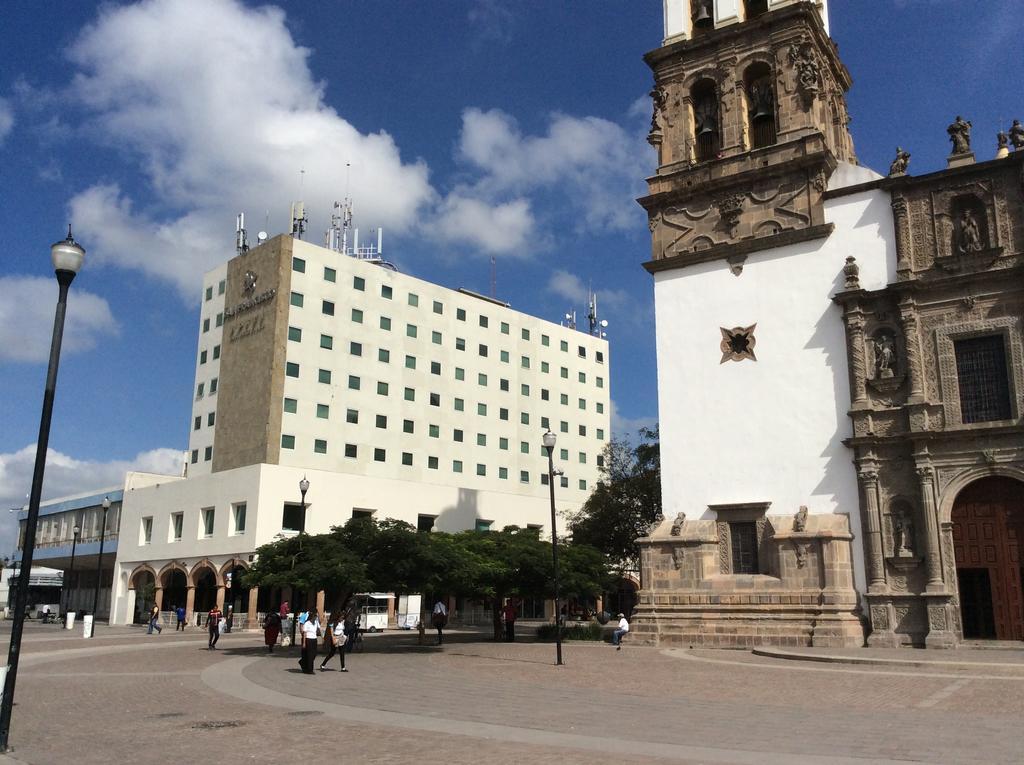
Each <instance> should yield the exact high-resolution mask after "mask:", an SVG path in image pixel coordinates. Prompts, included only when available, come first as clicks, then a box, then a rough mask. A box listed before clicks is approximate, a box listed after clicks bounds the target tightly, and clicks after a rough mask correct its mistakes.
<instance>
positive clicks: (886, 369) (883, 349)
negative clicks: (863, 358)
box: [872, 332, 896, 379]
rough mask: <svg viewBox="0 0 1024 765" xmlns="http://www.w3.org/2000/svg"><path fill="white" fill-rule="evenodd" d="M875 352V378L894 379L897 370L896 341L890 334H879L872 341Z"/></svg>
mask: <svg viewBox="0 0 1024 765" xmlns="http://www.w3.org/2000/svg"><path fill="white" fill-rule="evenodd" d="M872 343H873V344H874V350H875V377H876V378H880V379H881V378H886V377H892V376H893V375H894V374H895V370H896V340H895V338H894V337H893V336H892V335H891V334H890V333H888V332H879V333H878V334H877V335H875V336H874V338H873V339H872Z"/></svg>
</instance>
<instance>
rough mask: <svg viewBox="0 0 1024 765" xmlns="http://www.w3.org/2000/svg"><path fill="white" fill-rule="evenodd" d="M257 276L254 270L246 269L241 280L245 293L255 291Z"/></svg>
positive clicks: (250, 293) (248, 293) (249, 293)
mask: <svg viewBox="0 0 1024 765" xmlns="http://www.w3.org/2000/svg"><path fill="white" fill-rule="evenodd" d="M258 279H259V276H258V275H257V274H256V272H255V271H246V272H245V279H244V281H243V282H242V291H243V292H244V293H245V294H246V295H247V296H249V295H252V293H254V292H255V291H256V282H257V280H258Z"/></svg>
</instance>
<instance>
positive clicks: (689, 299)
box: [655, 191, 895, 590]
mask: <svg viewBox="0 0 1024 765" xmlns="http://www.w3.org/2000/svg"><path fill="white" fill-rule="evenodd" d="M826 218H827V220H828V221H830V222H832V223H834V224H835V231H834V232H833V234H832V235H831V236H830V237H829V238H828V239H827V240H824V241H822V240H819V241H814V242H807V243H802V244H797V245H792V246H789V247H785V248H779V249H777V250H768V251H764V252H760V253H755V254H753V255H751V256H750V257H748V259H747V261H746V264H745V266H744V268H743V272H742V274H741V275H740V276H734V275H733V274H732V273H731V272H730V270H729V267H728V265H727V264H726V263H725V262H723V261H716V262H713V263H706V264H701V265H697V266H693V267H691V268H685V269H677V270H672V271H664V272H661V273H658V274H656V276H655V304H656V314H657V348H658V390H659V412H660V419H661V455H662V491H663V502H664V507H665V515H666V516H667V517H672V516H674V515H675V514H676V513H677V512H680V511H683V512H685V513H686V514H687V516H688V517H689V518H691V519H696V518H712V517H714V515H713V513H711V512H709V511H708V510H707V506H708V505H711V504H724V503H742V502H761V501H770V502H771V503H772V505H771V509H770V512H772V513H795V512H796V511H797V509H798V508H799V506H800V505H806V506H807V507H808V509H809V511H810V512H812V513H847V514H849V515H850V525H851V527H852V529H853V531H854V534H855V535H856V536H857V539H856V540H855V543H854V544H855V546H856V552H857V554H856V555H855V558H854V559H855V565H856V577H857V586H858V587H859V588H860V589H862V590H863V588H864V573H863V556H862V554H861V553H860V544H861V540H860V516H859V509H858V508H859V502H858V493H857V482H856V477H855V472H854V467H853V464H852V461H851V457H852V455H851V452H850V450H848V449H847V448H846V447H844V446H843V445H842V443H841V442H842V439H844V438H846V437H848V436H850V435H851V432H852V431H851V425H850V422H849V418H848V417H847V414H846V412H847V410H848V408H849V404H850V392H849V376H848V367H847V356H846V340H845V332H844V328H843V321H842V312H841V309H840V308H839V306H837V305H835V304H834V303H833V302H832V301H831V296H832V295H833V294H835V293H836V292H837V291H840V290H841V289H842V287H843V273H842V269H843V264H844V262H845V259H846V257H847V256H848V255H854V256H855V257H856V258H857V262H858V264H859V265H860V267H861V271H860V276H861V284H862V286H863V287H865V288H867V289H877V288H880V287H882V286H884V285H885V284H886V283H887V281H890V280H892V279H894V278H895V245H894V241H893V229H892V216H891V208H890V206H889V198H888V194H886V193H884V192H879V191H872V192H867V193H861V194H857V195H854V196H849V197H841V198H838V199H835V200H832V201H829V202H828V203H827V204H826ZM754 323H756V324H757V329H756V331H755V337H756V338H757V345H756V347H755V353H756V355H757V361H756V362H754V361H750V360H744V361H741V362H733V361H727V362H725V363H720V359H721V355H722V354H721V351H720V350H719V343H720V341H721V332H720V329H719V328H720V327H725V328H732V327H737V326H742V327H746V326H749V325H751V324H754Z"/></svg>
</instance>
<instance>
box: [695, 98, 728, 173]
mask: <svg viewBox="0 0 1024 765" xmlns="http://www.w3.org/2000/svg"><path fill="white" fill-rule="evenodd" d="M690 95H691V98H692V99H693V132H694V137H695V140H696V148H695V151H696V155H697V161H698V162H706V161H708V160H709V159H715V158H716V157H717V156H718V152H719V150H720V149H721V148H722V140H721V133H720V130H719V123H718V93H717V91H716V89H715V83H714V82H712V81H711V80H701V81H700V82H698V83H697V84H696V85H694V86H693V90H692V91H691V92H690Z"/></svg>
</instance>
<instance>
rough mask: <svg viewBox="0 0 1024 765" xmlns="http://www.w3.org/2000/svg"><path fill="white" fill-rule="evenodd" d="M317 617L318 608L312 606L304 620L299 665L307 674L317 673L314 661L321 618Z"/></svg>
mask: <svg viewBox="0 0 1024 765" xmlns="http://www.w3.org/2000/svg"><path fill="white" fill-rule="evenodd" d="M317 617H318V614H317V612H316V609H315V608H312V609H310V610H309V612H308V613H307V614H306V619H305V621H303V622H302V656H301V657H300V658H299V665H300V666H301V667H302V671H303V672H304V673H305V674H307V675H313V674H316V673H315V671H314V670H313V662H314V660H315V659H316V638H317V635H318V634H319V633H320V619H319V618H317Z"/></svg>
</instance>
